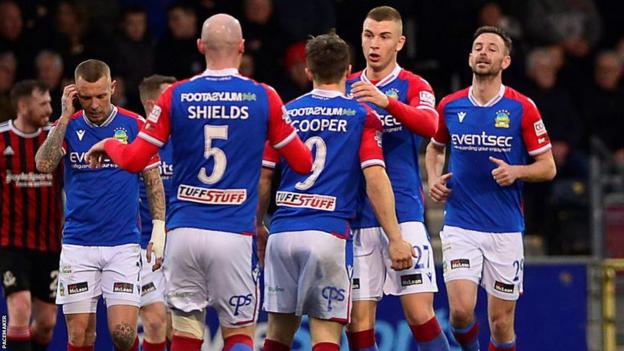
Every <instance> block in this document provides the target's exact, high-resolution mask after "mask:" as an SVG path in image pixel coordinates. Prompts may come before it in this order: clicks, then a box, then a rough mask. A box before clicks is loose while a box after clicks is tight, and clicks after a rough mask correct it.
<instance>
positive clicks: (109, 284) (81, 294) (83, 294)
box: [56, 244, 141, 313]
mask: <svg viewBox="0 0 624 351" xmlns="http://www.w3.org/2000/svg"><path fill="white" fill-rule="evenodd" d="M140 250H141V248H140V246H139V245H138V244H126V245H119V246H81V245H68V244H63V246H62V250H61V259H60V263H59V278H58V281H59V283H58V288H57V293H56V303H57V304H59V305H65V304H73V303H77V302H84V301H94V300H95V301H97V297H98V296H100V295H103V297H104V300H105V301H106V302H107V304H109V305H110V304H121V303H122V302H123V304H127V305H131V306H137V307H138V306H139V301H140V298H141V295H140V280H139V276H140V273H139V272H140V270H141V253H140ZM112 301H114V303H109V302H112ZM74 313H76V312H74Z"/></svg>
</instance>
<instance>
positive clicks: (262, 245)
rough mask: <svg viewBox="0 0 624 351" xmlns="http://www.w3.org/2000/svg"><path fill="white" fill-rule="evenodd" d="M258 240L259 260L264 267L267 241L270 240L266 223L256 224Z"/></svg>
mask: <svg viewBox="0 0 624 351" xmlns="http://www.w3.org/2000/svg"><path fill="white" fill-rule="evenodd" d="M256 238H257V242H256V244H257V245H258V247H257V250H258V260H259V261H260V265H261V266H262V267H264V253H265V252H266V245H267V240H268V238H269V230H268V229H267V227H266V226H265V225H264V223H258V224H256Z"/></svg>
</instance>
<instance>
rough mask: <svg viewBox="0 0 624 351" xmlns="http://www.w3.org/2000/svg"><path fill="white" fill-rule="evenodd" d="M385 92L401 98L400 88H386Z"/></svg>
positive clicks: (389, 95)
mask: <svg viewBox="0 0 624 351" xmlns="http://www.w3.org/2000/svg"><path fill="white" fill-rule="evenodd" d="M384 94H386V96H387V97H389V98H392V99H397V100H398V99H399V90H398V89H396V88H390V89H388V90H386V91H385V92H384Z"/></svg>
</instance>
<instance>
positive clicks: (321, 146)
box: [295, 136, 327, 190]
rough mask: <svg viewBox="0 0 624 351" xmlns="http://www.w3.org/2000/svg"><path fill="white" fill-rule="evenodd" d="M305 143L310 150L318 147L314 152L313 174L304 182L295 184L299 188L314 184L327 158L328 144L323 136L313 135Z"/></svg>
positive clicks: (309, 186)
mask: <svg viewBox="0 0 624 351" xmlns="http://www.w3.org/2000/svg"><path fill="white" fill-rule="evenodd" d="M305 144H306V146H307V147H308V149H310V150H312V148H313V147H316V153H315V154H314V163H313V164H312V174H310V176H309V177H307V178H306V180H304V181H303V182H299V183H297V184H295V188H297V189H298V190H308V189H310V188H311V187H312V186H313V185H314V183H315V182H316V180H317V179H318V177H319V176H320V175H321V172H323V169H324V168H325V159H326V158H327V145H326V144H325V141H324V140H323V138H321V137H318V136H313V137H311V138H309V139H308V140H306V142H305Z"/></svg>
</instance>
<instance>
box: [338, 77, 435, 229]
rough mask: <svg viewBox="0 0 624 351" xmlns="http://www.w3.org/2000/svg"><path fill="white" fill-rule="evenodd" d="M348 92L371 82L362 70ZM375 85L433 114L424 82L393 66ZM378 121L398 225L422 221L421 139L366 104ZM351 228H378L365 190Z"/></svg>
mask: <svg viewBox="0 0 624 351" xmlns="http://www.w3.org/2000/svg"><path fill="white" fill-rule="evenodd" d="M349 78H350V79H349V80H348V82H347V91H350V87H351V85H353V84H354V83H356V82H358V81H360V80H362V81H365V82H370V81H369V80H368V79H367V78H366V74H365V72H364V71H362V72H358V73H356V74H354V75H353V76H351V77H349ZM375 86H376V87H377V88H378V89H379V90H381V91H382V92H383V93H384V94H386V95H387V96H388V97H389V98H391V99H397V100H398V101H400V102H402V103H405V104H408V105H412V106H416V107H417V108H418V109H419V110H421V111H424V112H423V113H435V110H434V108H435V97H434V95H433V91H432V90H431V87H430V86H429V83H427V82H426V81H425V80H424V79H422V78H421V77H419V76H417V75H415V74H413V73H411V72H409V71H406V70H403V69H401V67H399V66H396V68H395V69H394V71H393V72H392V73H391V74H390V75H388V76H387V77H386V78H384V79H382V80H380V81H378V82H375ZM369 106H370V107H371V108H373V109H374V110H375V111H376V112H377V114H378V115H379V116H380V118H381V122H382V124H383V128H384V133H383V154H384V159H385V162H386V172H387V173H388V177H389V178H390V182H391V183H392V189H393V191H394V197H395V202H396V214H397V219H398V221H399V223H403V222H411V221H418V222H422V221H423V220H424V196H423V190H422V184H421V180H420V169H419V163H418V153H419V150H420V144H421V142H422V139H423V138H422V137H421V136H420V135H418V134H415V133H413V132H412V131H410V130H409V129H407V128H406V127H405V126H404V125H402V124H401V122H399V120H398V119H397V118H396V117H395V116H393V115H392V114H390V112H388V111H387V110H384V109H382V108H380V107H378V106H376V105H374V104H369ZM360 194H361V196H362V197H364V198H365V199H364V200H363V201H361V202H360V203H361V207H360V209H359V210H358V216H357V219H356V220H355V221H354V222H353V227H354V228H370V227H379V226H380V224H379V222H378V221H377V219H376V218H375V214H374V212H373V209H372V207H371V205H370V203H369V201H368V198H366V197H365V191H364V189H361V191H360Z"/></svg>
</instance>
